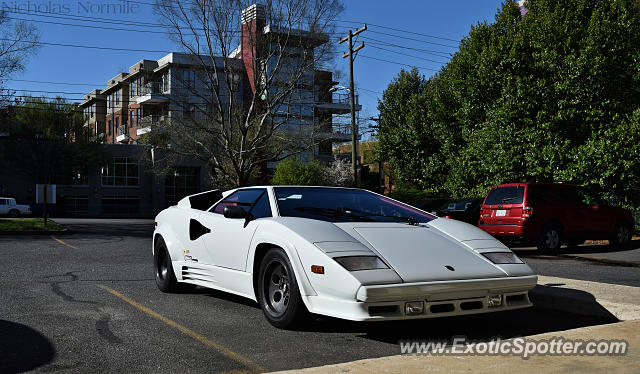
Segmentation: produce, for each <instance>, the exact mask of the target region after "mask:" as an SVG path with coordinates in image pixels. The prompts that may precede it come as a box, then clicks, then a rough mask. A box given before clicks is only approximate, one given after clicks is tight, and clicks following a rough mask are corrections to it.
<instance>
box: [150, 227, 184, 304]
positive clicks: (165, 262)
mask: <svg viewBox="0 0 640 374" xmlns="http://www.w3.org/2000/svg"><path fill="white" fill-rule="evenodd" d="M153 265H154V270H155V274H156V285H157V286H158V289H159V290H160V291H162V292H175V291H177V289H178V281H177V280H176V275H175V274H174V272H173V266H172V265H171V256H169V251H168V250H167V245H166V244H165V242H164V240H163V239H162V238H161V237H160V238H158V239H157V240H156V244H155V246H154V251H153Z"/></svg>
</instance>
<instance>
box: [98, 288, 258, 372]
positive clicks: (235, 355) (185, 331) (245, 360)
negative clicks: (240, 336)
mask: <svg viewBox="0 0 640 374" xmlns="http://www.w3.org/2000/svg"><path fill="white" fill-rule="evenodd" d="M98 287H100V288H102V289H103V290H105V291H107V292H109V293H110V294H112V295H114V296H117V297H119V298H120V299H122V300H124V301H126V302H127V303H129V304H131V305H132V306H133V307H134V308H136V309H138V310H140V311H141V312H144V313H146V314H148V315H150V316H151V317H153V318H155V319H157V320H159V321H161V322H164V323H165V324H167V325H169V326H171V327H173V328H174V329H176V330H178V331H180V332H182V333H183V334H186V335H188V336H190V337H192V338H193V339H195V340H197V341H199V342H200V343H202V344H204V345H206V346H208V347H209V348H212V349H214V350H216V351H218V352H219V353H221V354H223V355H225V356H227V357H229V358H231V359H232V360H235V361H238V362H240V363H242V364H243V365H244V366H246V367H247V368H249V369H251V370H252V371H253V372H257V373H262V372H265V371H266V369H265V368H263V367H261V366H260V365H258V364H256V363H255V362H253V361H251V360H250V359H249V358H247V357H245V356H243V355H241V354H239V353H236V352H234V351H232V350H230V349H229V348H226V347H224V346H222V345H220V344H218V343H216V342H214V341H212V340H209V339H207V338H206V337H204V336H202V335H200V334H198V333H197V332H195V331H193V330H191V329H188V328H186V327H184V326H182V325H181V324H179V323H177V322H175V321H172V320H170V319H169V318H167V317H164V316H162V315H160V314H158V313H156V312H154V311H153V310H151V309H149V308H147V307H145V306H144V305H142V304H139V303H138V302H136V301H135V300H133V299H131V298H129V297H127V296H125V295H123V294H121V293H120V292H118V291H115V290H113V289H111V288H109V287H107V286H104V285H102V284H100V285H98Z"/></svg>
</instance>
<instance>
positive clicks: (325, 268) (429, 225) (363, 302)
mask: <svg viewBox="0 0 640 374" xmlns="http://www.w3.org/2000/svg"><path fill="white" fill-rule="evenodd" d="M155 222H156V228H155V231H154V233H153V247H152V250H153V256H154V260H153V263H154V268H155V278H156V284H157V286H158V288H159V289H160V290H161V291H163V292H171V291H176V290H179V289H180V287H178V286H179V285H180V284H184V283H189V284H193V285H198V286H202V287H207V288H213V289H217V290H221V291H225V292H230V293H233V294H236V295H240V296H243V297H246V298H249V299H252V300H254V301H257V302H258V303H259V304H260V306H261V308H262V310H263V312H264V315H265V317H266V318H267V320H268V321H269V322H270V323H271V324H273V325H274V326H277V327H281V328H289V327H291V326H292V325H294V324H295V323H296V322H298V321H300V319H301V317H303V316H305V315H306V314H307V312H310V313H314V314H320V315H325V316H332V317H337V318H342V319H347V320H353V321H369V320H404V319H416V318H433V317H445V316H454V315H465V314H476V313H487V312H494V311H502V310H510V309H517V308H524V307H528V306H531V302H530V300H529V297H528V291H529V290H530V289H531V288H533V287H534V286H535V284H536V281H537V277H536V275H535V274H534V273H533V272H532V270H531V268H530V267H529V266H528V265H527V264H525V263H523V262H522V261H521V260H520V259H519V258H518V257H517V256H516V255H515V254H514V253H513V252H511V250H510V249H509V248H507V247H505V246H504V245H503V244H502V243H500V242H499V241H498V240H496V239H495V238H493V237H491V236H490V235H488V234H487V233H485V232H484V231H482V230H480V229H478V228H477V227H474V226H471V225H469V224H467V223H464V222H458V221H455V220H449V219H441V218H438V217H436V216H433V215H431V214H429V213H426V212H423V211H421V210H418V209H415V208H413V207H411V206H409V205H406V204H403V203H401V202H399V201H396V200H393V199H390V198H388V197H386V196H382V195H378V194H376V193H373V192H369V191H365V190H359V189H350V188H338V187H302V186H262V187H247V188H241V189H237V190H230V191H226V192H224V193H221V192H220V191H218V190H213V191H209V192H204V193H201V194H196V195H191V196H187V197H185V198H184V199H182V200H180V202H179V203H178V205H177V206H173V207H169V208H167V209H165V210H163V211H162V212H160V214H158V216H157V217H156V219H155ZM175 302H176V303H177V302H179V300H178V299H176V300H175Z"/></svg>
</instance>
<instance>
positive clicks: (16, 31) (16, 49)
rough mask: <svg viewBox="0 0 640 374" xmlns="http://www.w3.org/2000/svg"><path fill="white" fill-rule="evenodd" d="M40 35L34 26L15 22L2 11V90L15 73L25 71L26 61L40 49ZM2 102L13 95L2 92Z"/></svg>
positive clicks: (0, 49) (0, 40)
mask: <svg viewBox="0 0 640 374" xmlns="http://www.w3.org/2000/svg"><path fill="white" fill-rule="evenodd" d="M38 41H39V35H38V32H37V29H36V28H35V26H33V24H31V23H29V22H25V21H21V20H14V19H12V18H11V17H9V16H8V15H7V12H6V11H5V10H0V90H2V88H3V87H4V83H5V82H6V81H7V79H9V78H10V77H11V75H12V74H13V73H16V72H19V71H22V70H24V64H25V61H26V59H27V58H28V57H29V56H30V55H31V54H33V53H35V51H36V49H37V48H38ZM1 92H2V95H1V96H2V100H4V101H6V100H7V99H9V98H10V97H11V96H12V95H11V93H10V92H6V91H5V90H2V91H1Z"/></svg>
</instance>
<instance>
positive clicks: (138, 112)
mask: <svg viewBox="0 0 640 374" xmlns="http://www.w3.org/2000/svg"><path fill="white" fill-rule="evenodd" d="M140 112H141V109H140V108H138V109H136V126H137V125H138V123H140Z"/></svg>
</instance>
